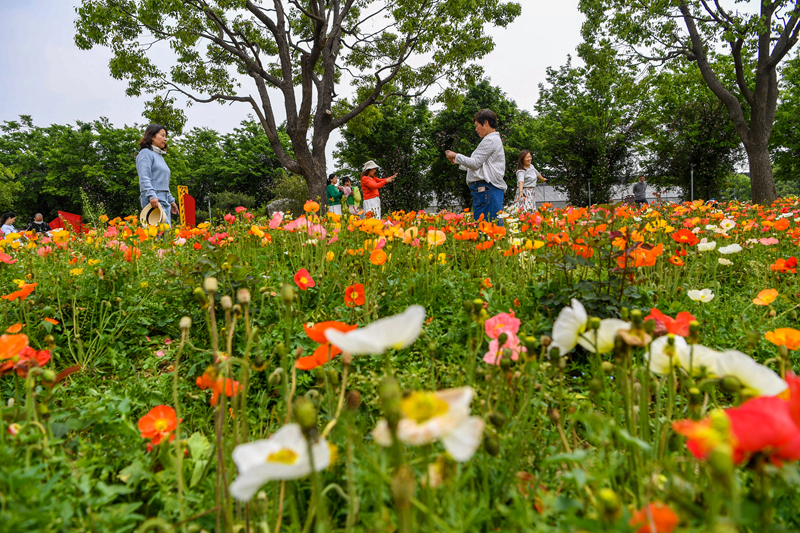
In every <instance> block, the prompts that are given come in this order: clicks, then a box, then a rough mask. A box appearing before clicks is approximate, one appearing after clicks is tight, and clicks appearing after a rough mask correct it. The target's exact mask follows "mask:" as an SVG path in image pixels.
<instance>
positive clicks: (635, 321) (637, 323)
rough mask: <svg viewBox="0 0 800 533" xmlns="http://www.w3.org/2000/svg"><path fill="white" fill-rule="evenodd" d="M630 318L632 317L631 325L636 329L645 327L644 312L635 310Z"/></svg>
mask: <svg viewBox="0 0 800 533" xmlns="http://www.w3.org/2000/svg"><path fill="white" fill-rule="evenodd" d="M630 316H631V324H632V325H633V327H634V328H636V329H641V328H642V326H643V325H644V323H643V319H644V318H643V317H642V312H641V311H640V310H638V309H634V310H633V311H631V315H630Z"/></svg>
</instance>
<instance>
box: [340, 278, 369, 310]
mask: <svg viewBox="0 0 800 533" xmlns="http://www.w3.org/2000/svg"><path fill="white" fill-rule="evenodd" d="M364 302H366V299H365V298H364V285H362V284H361V283H356V284H355V285H350V286H349V287H347V289H345V291H344V303H345V305H347V306H348V307H355V306H357V305H364Z"/></svg>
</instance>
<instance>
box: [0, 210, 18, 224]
mask: <svg viewBox="0 0 800 533" xmlns="http://www.w3.org/2000/svg"><path fill="white" fill-rule="evenodd" d="M16 216H17V214H16V213H15V212H14V211H9V212H7V213H3V220H2V222H0V225H2V224H5V223H6V221H7V220H8V219H9V218H16Z"/></svg>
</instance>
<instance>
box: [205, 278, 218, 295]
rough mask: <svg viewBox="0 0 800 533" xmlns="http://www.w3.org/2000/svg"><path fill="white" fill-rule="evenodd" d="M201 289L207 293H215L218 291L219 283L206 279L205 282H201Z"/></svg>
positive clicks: (214, 279)
mask: <svg viewBox="0 0 800 533" xmlns="http://www.w3.org/2000/svg"><path fill="white" fill-rule="evenodd" d="M203 288H204V289H205V290H206V292H208V293H214V292H217V290H218V289H219V283H218V282H217V278H214V277H209V278H206V279H205V281H203Z"/></svg>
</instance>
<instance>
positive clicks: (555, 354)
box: [548, 346, 561, 361]
mask: <svg viewBox="0 0 800 533" xmlns="http://www.w3.org/2000/svg"><path fill="white" fill-rule="evenodd" d="M548 355H549V356H550V361H558V358H559V357H561V348H559V347H558V346H553V347H552V348H550V352H548Z"/></svg>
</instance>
